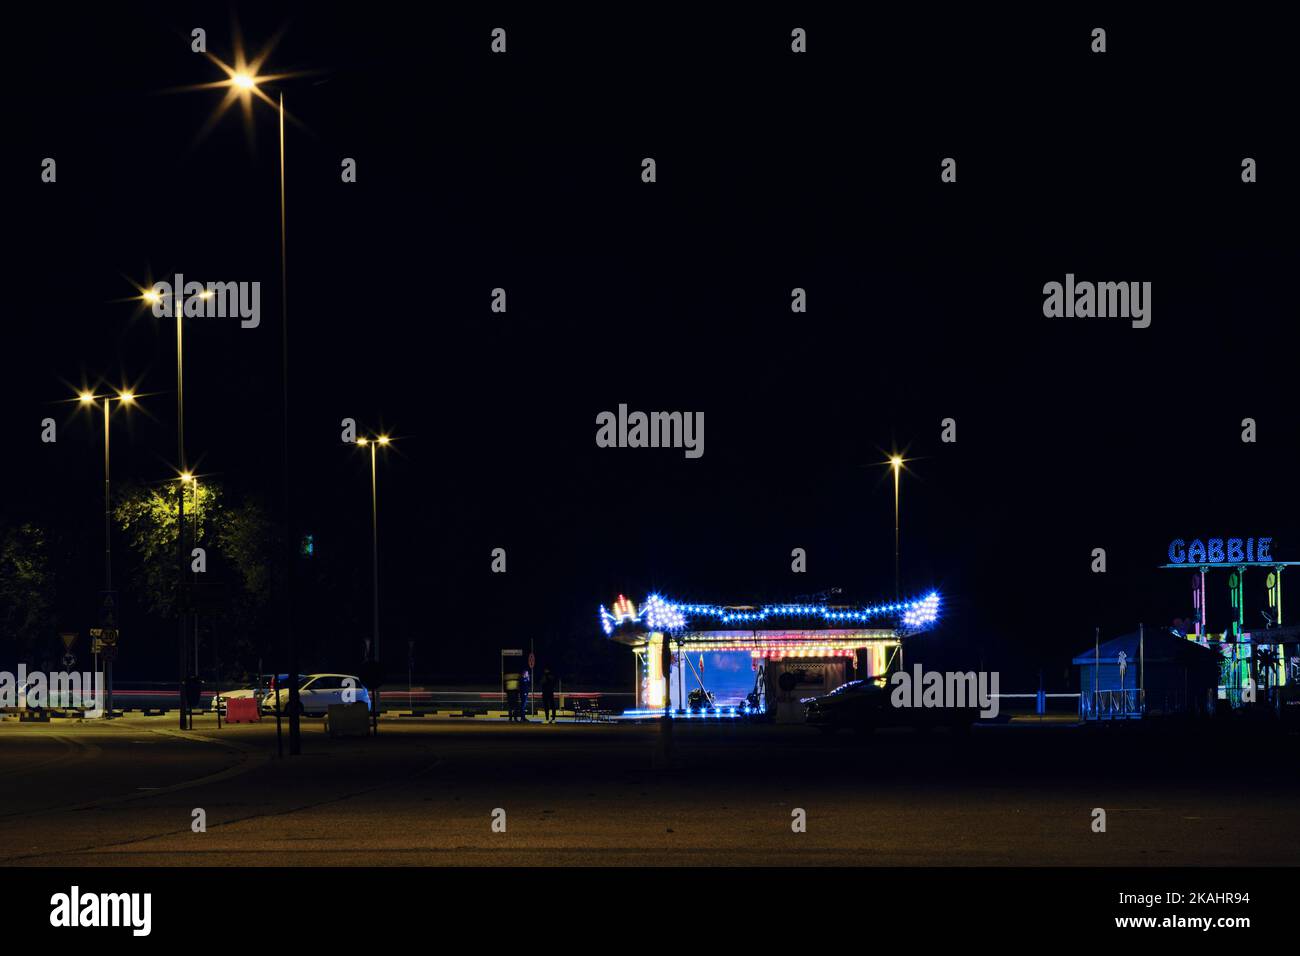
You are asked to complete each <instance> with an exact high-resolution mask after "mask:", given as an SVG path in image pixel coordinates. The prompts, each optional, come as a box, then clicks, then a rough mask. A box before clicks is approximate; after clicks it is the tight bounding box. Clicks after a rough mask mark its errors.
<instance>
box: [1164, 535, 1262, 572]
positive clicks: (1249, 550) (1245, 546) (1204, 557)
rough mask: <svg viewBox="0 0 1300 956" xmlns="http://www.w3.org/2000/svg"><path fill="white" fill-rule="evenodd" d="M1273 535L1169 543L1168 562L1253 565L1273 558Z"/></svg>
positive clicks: (1179, 539)
mask: <svg viewBox="0 0 1300 956" xmlns="http://www.w3.org/2000/svg"><path fill="white" fill-rule="evenodd" d="M1272 546H1273V539H1272V538H1208V539H1206V540H1205V541H1202V540H1200V539H1199V538H1195V539H1193V540H1191V541H1184V540H1183V539H1182V538H1174V540H1173V541H1171V542H1169V563H1170V564H1193V565H1201V564H1254V563H1258V562H1268V561H1272V560H1273V555H1272V553H1271V552H1270V549H1271V548H1272Z"/></svg>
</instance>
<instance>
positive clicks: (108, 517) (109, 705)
mask: <svg viewBox="0 0 1300 956" xmlns="http://www.w3.org/2000/svg"><path fill="white" fill-rule="evenodd" d="M100 400H102V401H103V403H104V590H105V591H112V590H113V492H112V488H113V484H112V470H111V466H110V461H111V459H110V456H109V447H110V445H109V434H110V431H109V427H108V423H109V415H110V412H111V410H112V403H113V402H117V403H118V404H119V405H126V406H130V405H132V404H134V403H135V393H134V392H133V391H131V390H130V389H129V388H122V389H118V390H117V394H116V395H96V394H95V393H94V392H92V391H90V390H89V389H82V390H81V391H80V392H79V393H78V394H77V401H78V402H79V403H80V404H81V405H82V406H83V407H89V406H91V405H94V404H95V403H96V402H98V401H100ZM104 703H105V711H104V713H105V714H106V715H107V716H108V717H112V715H113V662H112V661H111V660H110V661H109V662H108V664H107V673H106V675H105V699H104Z"/></svg>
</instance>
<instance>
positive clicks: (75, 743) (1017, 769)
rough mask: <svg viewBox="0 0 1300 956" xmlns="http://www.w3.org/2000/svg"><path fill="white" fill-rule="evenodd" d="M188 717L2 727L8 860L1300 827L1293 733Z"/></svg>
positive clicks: (1259, 848) (1081, 860)
mask: <svg viewBox="0 0 1300 956" xmlns="http://www.w3.org/2000/svg"><path fill="white" fill-rule="evenodd" d="M175 723H176V721H175V718H174V716H161V717H127V718H123V719H120V720H115V721H112V722H108V721H86V722H76V721H52V722H50V723H47V724H28V723H23V724H20V723H16V722H12V721H4V722H2V723H0V864H4V865H11V866H19V865H22V866H46V865H58V866H96V865H109V866H134V865H151V866H157V865H162V866H186V865H204V866H227V865H238V866H272V865H274V866H284V865H290V866H298V865H308V866H320V865H452V866H460V865H502V864H507V865H523V866H549V865H557V864H568V865H585V866H593V865H594V866H606V865H608V866H632V865H670V866H671V865H683V866H701V865H704V866H708V865H724V866H726V865H794V866H805V865H828V864H837V865H851V866H852V865H877V866H878V865H886V866H893V865H921V866H926V865H958V866H964V865H1046V864H1059V865H1074V866H1119V865H1137V866H1145V865H1151V866H1161V867H1163V866H1176V865H1188V864H1191V865H1229V864H1232V865H1282V864H1293V863H1294V861H1295V847H1296V846H1298V845H1300V815H1298V814H1297V812H1296V806H1297V802H1296V798H1297V796H1298V795H1300V789H1298V786H1297V784H1298V781H1300V777H1298V774H1297V769H1296V767H1297V762H1296V755H1297V750H1298V749H1300V737H1298V736H1296V735H1290V736H1286V735H1281V734H1276V733H1272V732H1268V731H1264V732H1258V733H1256V732H1250V733H1230V734H1229V733H1210V732H1204V733H1197V734H1194V735H1185V734H1175V733H1161V732H1157V731H1154V730H1152V729H1149V728H1147V729H1144V728H1137V727H1109V728H1095V727H1094V728H1079V727H1072V726H1068V725H1062V724H1047V725H1044V726H1035V725H1032V724H1028V723H1026V724H1013V725H1010V726H1004V727H996V728H994V727H987V728H986V727H979V728H976V729H975V731H973V732H972V733H970V734H969V735H966V736H960V735H949V734H948V733H947V732H944V731H936V732H933V733H930V734H923V733H917V732H913V731H909V730H898V731H889V732H882V733H878V734H876V735H875V736H871V737H864V738H857V737H854V736H851V735H845V736H840V737H830V738H827V737H823V736H821V735H820V734H818V733H817V732H816V731H815V730H813V729H811V728H808V727H804V726H773V725H756V724H747V723H742V722H738V721H733V722H727V723H716V724H714V723H702V722H694V723H689V724H687V723H679V724H677V725H676V726H675V728H674V732H673V735H672V736H673V745H672V750H671V753H670V754H669V755H668V757H667V759H665V756H664V753H663V750H662V744H661V734H660V731H659V728H658V726H657V725H656V724H653V723H647V724H615V725H588V724H578V725H575V724H558V725H542V724H540V723H534V724H530V725H527V726H519V725H513V724H509V723H506V722H499V721H488V720H481V719H479V720H473V719H464V720H433V719H418V718H393V719H389V720H385V721H384V722H383V723H382V724H381V729H380V734H379V736H378V737H375V738H346V739H337V740H332V739H330V738H329V737H328V736H327V735H326V734H325V733H324V730H323V727H322V725H321V722H320V721H318V720H306V721H304V725H303V726H304V734H303V753H302V754H301V755H300V756H294V757H289V756H284V757H279V756H277V755H276V743H275V728H274V722H273V721H272V722H265V723H262V724H255V725H236V726H229V725H228V726H225V727H223V728H222V729H221V730H218V729H217V728H216V724H215V720H213V719H212V718H211V717H209V716H206V715H205V716H202V717H200V718H198V719H197V720H196V726H195V729H194V730H193V731H180V730H177V729H176V727H175ZM1098 810H1102V811H1104V820H1105V831H1104V832H1097V830H1096V826H1097V820H1098V819H1099V817H1098V814H1097V812H1096V811H1098ZM801 811H802V812H801ZM199 819H201V820H202V822H203V824H204V826H203V827H202V829H201V831H200V830H199V829H197V824H196V820H199ZM800 822H803V824H804V826H803V828H802V829H800V828H799V827H798V826H797V824H799V823H800Z"/></svg>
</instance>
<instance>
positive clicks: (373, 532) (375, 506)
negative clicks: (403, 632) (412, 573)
mask: <svg viewBox="0 0 1300 956" xmlns="http://www.w3.org/2000/svg"><path fill="white" fill-rule="evenodd" d="M390 441H391V439H390V438H389V437H388V436H387V435H376V436H375V437H374V438H367V437H364V436H362V437H359V438H357V445H358V446H360V447H361V448H369V449H370V538H371V578H372V580H371V585H372V589H373V594H374V602H373V622H372V623H373V627H374V636H373V644H372V647H373V650H372V660H374V661H375V662H376V663H377V662H378V661H379V484H378V480H377V477H376V470H375V449H376V448H379V447H381V446H387V445H388V443H389V442H390Z"/></svg>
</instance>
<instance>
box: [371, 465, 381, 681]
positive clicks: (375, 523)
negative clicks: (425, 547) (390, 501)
mask: <svg viewBox="0 0 1300 956" xmlns="http://www.w3.org/2000/svg"><path fill="white" fill-rule="evenodd" d="M377 444H379V443H378V442H374V441H372V442H370V544H371V558H370V564H371V590H372V593H373V601H372V625H373V633H374V643H373V645H372V646H373V651H372V654H373V655H374V660H375V663H376V664H377V663H379V482H378V480H377V479H376V475H375V446H376V445H377Z"/></svg>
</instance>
